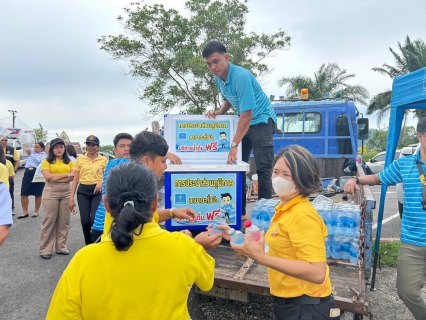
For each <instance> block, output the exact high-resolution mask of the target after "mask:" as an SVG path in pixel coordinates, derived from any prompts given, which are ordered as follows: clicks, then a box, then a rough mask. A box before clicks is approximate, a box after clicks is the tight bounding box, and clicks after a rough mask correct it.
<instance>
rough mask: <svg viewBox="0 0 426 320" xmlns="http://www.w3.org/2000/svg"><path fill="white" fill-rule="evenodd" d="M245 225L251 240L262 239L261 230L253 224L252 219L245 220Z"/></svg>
mask: <svg viewBox="0 0 426 320" xmlns="http://www.w3.org/2000/svg"><path fill="white" fill-rule="evenodd" d="M244 227H245V228H246V235H247V237H248V238H249V239H250V241H253V242H256V241H259V240H260V230H259V228H258V227H257V226H256V225H254V224H252V223H251V221H250V220H246V221H245V222H244Z"/></svg>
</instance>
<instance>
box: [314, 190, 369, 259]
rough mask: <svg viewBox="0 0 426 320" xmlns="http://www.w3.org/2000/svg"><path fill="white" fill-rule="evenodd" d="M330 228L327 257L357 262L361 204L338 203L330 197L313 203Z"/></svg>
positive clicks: (326, 244)
mask: <svg viewBox="0 0 426 320" xmlns="http://www.w3.org/2000/svg"><path fill="white" fill-rule="evenodd" d="M312 204H313V206H314V208H315V209H316V210H317V212H318V214H319V215H320V216H321V217H322V218H323V220H324V223H325V225H326V226H327V230H328V237H327V239H326V242H325V246H326V255H327V258H333V259H342V260H349V261H350V262H351V263H353V264H356V263H357V259H358V252H359V240H358V237H359V225H360V214H361V209H360V206H359V205H356V204H348V203H336V204H334V203H333V201H332V200H331V199H329V198H327V199H326V200H324V199H320V201H317V202H315V201H314V202H313V203H312Z"/></svg>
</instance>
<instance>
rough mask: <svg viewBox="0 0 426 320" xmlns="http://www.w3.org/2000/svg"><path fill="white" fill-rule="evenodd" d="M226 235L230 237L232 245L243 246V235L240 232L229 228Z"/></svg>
mask: <svg viewBox="0 0 426 320" xmlns="http://www.w3.org/2000/svg"><path fill="white" fill-rule="evenodd" d="M228 234H229V235H230V236H231V242H232V243H233V244H243V243H244V234H243V233H242V232H241V231H239V230H235V229H234V228H230V229H229V230H228Z"/></svg>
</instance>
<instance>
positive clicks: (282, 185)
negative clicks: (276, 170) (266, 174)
mask: <svg viewBox="0 0 426 320" xmlns="http://www.w3.org/2000/svg"><path fill="white" fill-rule="evenodd" d="M272 188H274V191H275V193H276V194H277V195H278V196H279V197H283V196H288V195H290V194H292V193H295V192H296V191H297V190H296V186H295V185H294V183H293V181H289V180H286V179H284V178H281V177H275V178H272Z"/></svg>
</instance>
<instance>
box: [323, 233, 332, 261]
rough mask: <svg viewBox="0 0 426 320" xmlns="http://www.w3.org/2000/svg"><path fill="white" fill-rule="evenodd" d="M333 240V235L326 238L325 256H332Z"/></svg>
mask: <svg viewBox="0 0 426 320" xmlns="http://www.w3.org/2000/svg"><path fill="white" fill-rule="evenodd" d="M332 240H333V236H332V235H328V236H327V238H326V239H325V256H326V257H327V258H330V257H331V241H332Z"/></svg>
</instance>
